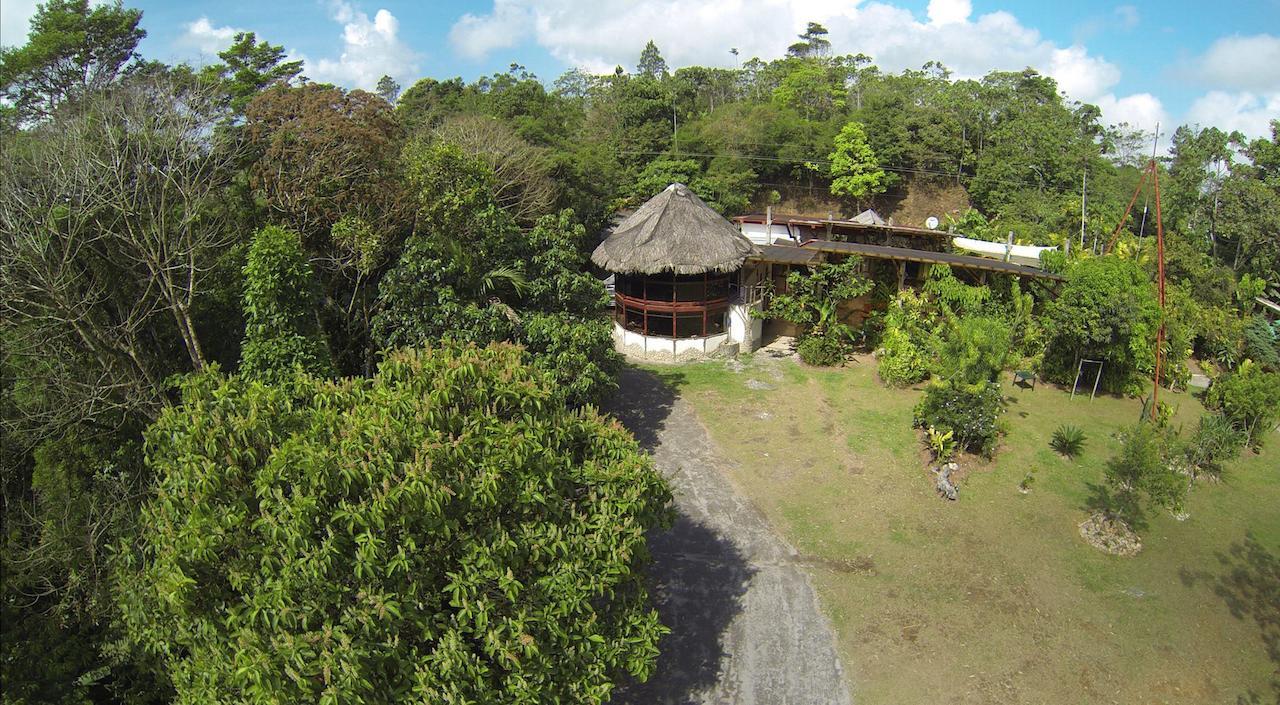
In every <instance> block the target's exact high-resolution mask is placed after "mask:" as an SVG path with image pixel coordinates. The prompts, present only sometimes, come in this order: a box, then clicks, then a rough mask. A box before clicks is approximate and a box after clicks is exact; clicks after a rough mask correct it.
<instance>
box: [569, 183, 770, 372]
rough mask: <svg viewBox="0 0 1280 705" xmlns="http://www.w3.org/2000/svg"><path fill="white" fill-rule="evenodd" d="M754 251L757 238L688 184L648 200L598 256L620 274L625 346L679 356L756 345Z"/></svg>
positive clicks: (619, 315)
mask: <svg viewBox="0 0 1280 705" xmlns="http://www.w3.org/2000/svg"><path fill="white" fill-rule="evenodd" d="M754 252H755V247H754V246H753V245H752V243H751V240H749V239H748V238H747V237H746V236H744V235H743V234H742V233H741V232H739V230H738V228H737V227H736V226H734V225H733V224H732V223H730V222H729V221H727V220H725V219H724V218H723V217H722V216H721V215H720V214H719V213H716V212H715V211H714V210H712V209H711V208H710V207H709V206H708V205H707V204H706V203H703V202H702V199H700V198H698V197H697V195H695V194H694V193H693V192H692V191H691V190H689V188H688V187H686V186H684V185H683V184H671V185H670V186H668V187H667V188H666V189H664V190H663V191H662V193H659V194H658V195H657V196H654V197H653V198H651V199H649V201H648V202H646V203H645V204H644V205H643V206H640V208H639V209H637V210H636V212H635V213H632V214H631V215H630V216H628V217H627V218H626V219H625V220H623V221H622V222H621V223H619V224H618V226H617V227H616V228H615V229H614V230H613V232H612V233H611V234H610V235H609V237H607V238H605V240H604V242H602V243H600V245H599V246H598V247H597V248H596V250H595V252H593V253H592V254H591V260H592V261H593V262H595V263H596V264H597V265H599V266H600V267H602V268H604V269H606V270H608V271H610V272H612V273H613V274H614V323H613V334H614V342H615V344H616V346H617V349H618V351H619V352H622V353H624V354H626V355H629V356H631V357H636V358H641V359H644V360H651V361H660V362H676V361H680V360H688V359H697V358H704V357H709V356H712V355H716V354H732V353H735V352H738V351H750V350H753V349H754V348H755V346H756V345H758V343H759V340H760V331H761V322H760V321H759V320H758V319H754V318H752V317H751V309H752V308H756V307H758V306H759V305H760V303H759V296H758V292H759V291H760V286H759V284H760V282H759V281H755V280H754V279H755V278H756V277H758V276H760V275H759V274H758V273H757V272H756V270H755V269H754V268H753V269H749V270H747V271H746V272H744V270H743V263H744V262H745V261H746V260H747V258H748V257H750V256H751V255H752V254H754ZM744 277H746V279H745V280H744Z"/></svg>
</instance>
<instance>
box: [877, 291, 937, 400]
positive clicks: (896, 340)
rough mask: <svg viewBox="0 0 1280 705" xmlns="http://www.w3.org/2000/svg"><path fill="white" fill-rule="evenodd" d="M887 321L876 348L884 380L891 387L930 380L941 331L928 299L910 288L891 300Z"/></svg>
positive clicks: (878, 364)
mask: <svg viewBox="0 0 1280 705" xmlns="http://www.w3.org/2000/svg"><path fill="white" fill-rule="evenodd" d="M883 320H884V333H883V335H881V338H880V345H879V347H878V349H877V350H876V371H877V372H878V373H879V374H880V379H881V380H882V381H883V382H884V383H885V384H887V385H889V386H891V387H906V386H908V385H912V384H915V383H916V382H921V381H924V380H926V379H928V378H929V374H930V372H931V368H932V349H933V346H935V345H936V344H937V333H936V331H935V326H934V325H933V317H932V316H930V315H929V313H928V309H927V307H926V302H925V300H924V299H923V298H921V297H920V296H919V295H918V294H916V293H915V292H914V291H911V290H910V289H907V290H904V291H901V292H899V293H898V294H897V296H895V297H894V299H893V300H892V301H890V302H889V306H888V308H887V309H886V310H885V313H884V317H883Z"/></svg>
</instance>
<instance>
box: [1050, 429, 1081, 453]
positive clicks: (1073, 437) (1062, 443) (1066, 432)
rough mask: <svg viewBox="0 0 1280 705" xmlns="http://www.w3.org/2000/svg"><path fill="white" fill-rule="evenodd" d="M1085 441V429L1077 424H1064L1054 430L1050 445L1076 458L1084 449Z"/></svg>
mask: <svg viewBox="0 0 1280 705" xmlns="http://www.w3.org/2000/svg"><path fill="white" fill-rule="evenodd" d="M1084 441H1085V435H1084V431H1081V430H1080V429H1079V428H1077V427H1075V426H1068V425H1063V426H1059V427H1058V428H1057V429H1056V430H1055V431H1054V432H1053V438H1051V439H1050V440H1049V445H1050V446H1051V447H1052V448H1053V449H1054V450H1056V451H1058V452H1059V453H1061V454H1063V455H1065V456H1067V457H1068V458H1074V457H1076V456H1077V455H1080V451H1082V450H1084Z"/></svg>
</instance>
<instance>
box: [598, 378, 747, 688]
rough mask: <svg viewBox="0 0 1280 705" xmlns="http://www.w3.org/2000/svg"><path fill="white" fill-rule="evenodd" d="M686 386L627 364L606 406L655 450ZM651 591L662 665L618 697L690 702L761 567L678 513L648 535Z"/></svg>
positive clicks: (708, 677) (708, 680)
mask: <svg viewBox="0 0 1280 705" xmlns="http://www.w3.org/2000/svg"><path fill="white" fill-rule="evenodd" d="M683 383H684V375H683V374H682V373H681V372H679V371H678V370H670V371H666V370H663V371H661V372H651V371H648V370H643V369H639V368H635V367H626V368H624V369H623V371H622V374H621V377H620V379H619V388H618V393H617V394H616V395H615V396H614V398H613V399H612V400H611V401H610V402H609V403H608V404H606V405H604V409H605V411H608V412H609V413H612V414H613V415H614V416H616V417H617V418H618V419H619V420H620V421H622V423H623V425H625V426H626V427H627V428H628V429H629V430H630V431H631V433H632V434H633V435H635V437H636V439H637V440H638V441H639V442H640V444H641V445H642V446H643V447H644V448H645V449H646V450H649V451H652V450H654V449H655V448H656V447H657V446H658V443H659V440H660V436H661V433H662V430H663V428H665V426H666V423H667V418H668V416H670V414H671V410H672V408H673V407H674V405H675V401H676V390H677V389H678V388H679V387H680V385H681V384H683ZM649 550H650V552H651V553H652V555H653V565H652V566H651V567H650V569H649V579H650V584H651V594H652V595H653V598H654V602H655V603H656V605H657V608H658V614H659V616H660V617H661V619H662V623H663V624H665V625H666V626H667V627H668V628H670V629H671V633H670V634H668V635H667V636H665V637H663V639H662V642H661V643H660V644H659V646H658V648H659V655H658V666H657V669H656V670H655V672H654V674H653V676H652V677H650V678H649V680H648V681H646V682H644V683H634V682H631V683H626V684H624V685H623V686H622V687H620V688H619V690H618V691H617V692H616V693H615V695H614V697H613V699H612V702H615V703H630V704H634V705H641V704H646V705H647V704H648V703H692V702H699V701H701V699H702V698H701V697H700V696H701V694H703V693H705V692H707V691H709V690H711V689H712V688H713V687H714V686H715V685H716V683H717V681H718V679H719V677H720V671H721V661H723V660H724V655H725V651H724V635H725V633H726V632H727V631H728V629H729V625H730V624H732V623H733V620H734V618H735V617H736V616H737V615H738V613H739V612H741V611H742V604H741V601H742V595H743V594H744V593H745V592H746V590H747V585H748V583H750V581H751V578H752V576H753V575H754V574H755V570H754V569H753V568H752V567H751V566H750V564H748V563H747V560H746V558H745V556H744V555H743V554H742V552H741V551H740V550H739V549H738V547H737V546H735V545H734V543H733V542H732V541H731V540H730V539H729V538H727V537H725V536H722V535H721V534H720V533H719V532H717V531H716V530H715V529H712V528H711V527H708V526H706V525H705V524H703V523H702V522H700V521H699V520H697V519H695V518H693V517H691V516H689V515H687V514H686V513H684V512H681V511H678V513H677V515H676V519H675V522H674V524H673V525H672V527H671V529H670V530H669V531H662V532H655V533H654V534H652V535H651V536H650V537H649Z"/></svg>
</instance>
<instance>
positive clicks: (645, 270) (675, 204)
mask: <svg viewBox="0 0 1280 705" xmlns="http://www.w3.org/2000/svg"><path fill="white" fill-rule="evenodd" d="M753 250H754V248H753V246H752V244H751V241H750V240H748V239H747V237H746V236H745V235H743V234H742V232H741V231H739V230H738V228H737V227H735V226H734V225H733V223H730V222H729V221H727V220H725V219H724V218H723V217H722V216H721V215H720V214H719V213H717V212H715V211H714V210H712V209H711V207H710V206H708V205H707V204H705V203H703V202H702V199H700V198H698V197H697V196H696V195H694V193H693V191H691V190H690V189H689V187H688V186H685V185H684V184H671V185H670V186H668V187H667V188H665V189H664V190H663V191H662V193H660V194H658V195H657V196H654V197H653V198H651V199H649V201H648V202H647V203H645V204H644V205H643V206H640V208H639V209H637V210H636V212H635V213H632V214H631V215H630V216H628V217H627V219H626V220H623V221H622V222H621V223H619V224H618V227H616V228H614V230H613V233H612V234H611V235H609V237H607V238H605V241H604V242H602V243H600V246H599V247H597V248H596V251H595V252H592V253H591V261H592V262H595V263H596V264H598V265H599V266H600V267H602V268H604V269H607V270H609V271H610V272H620V273H622V274H657V273H658V272H669V271H674V272H675V273H676V274H701V273H703V272H732V271H734V270H736V269H738V268H739V267H741V266H742V262H743V261H744V260H746V258H747V257H748V256H749V255H751V254H752V252H753Z"/></svg>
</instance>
